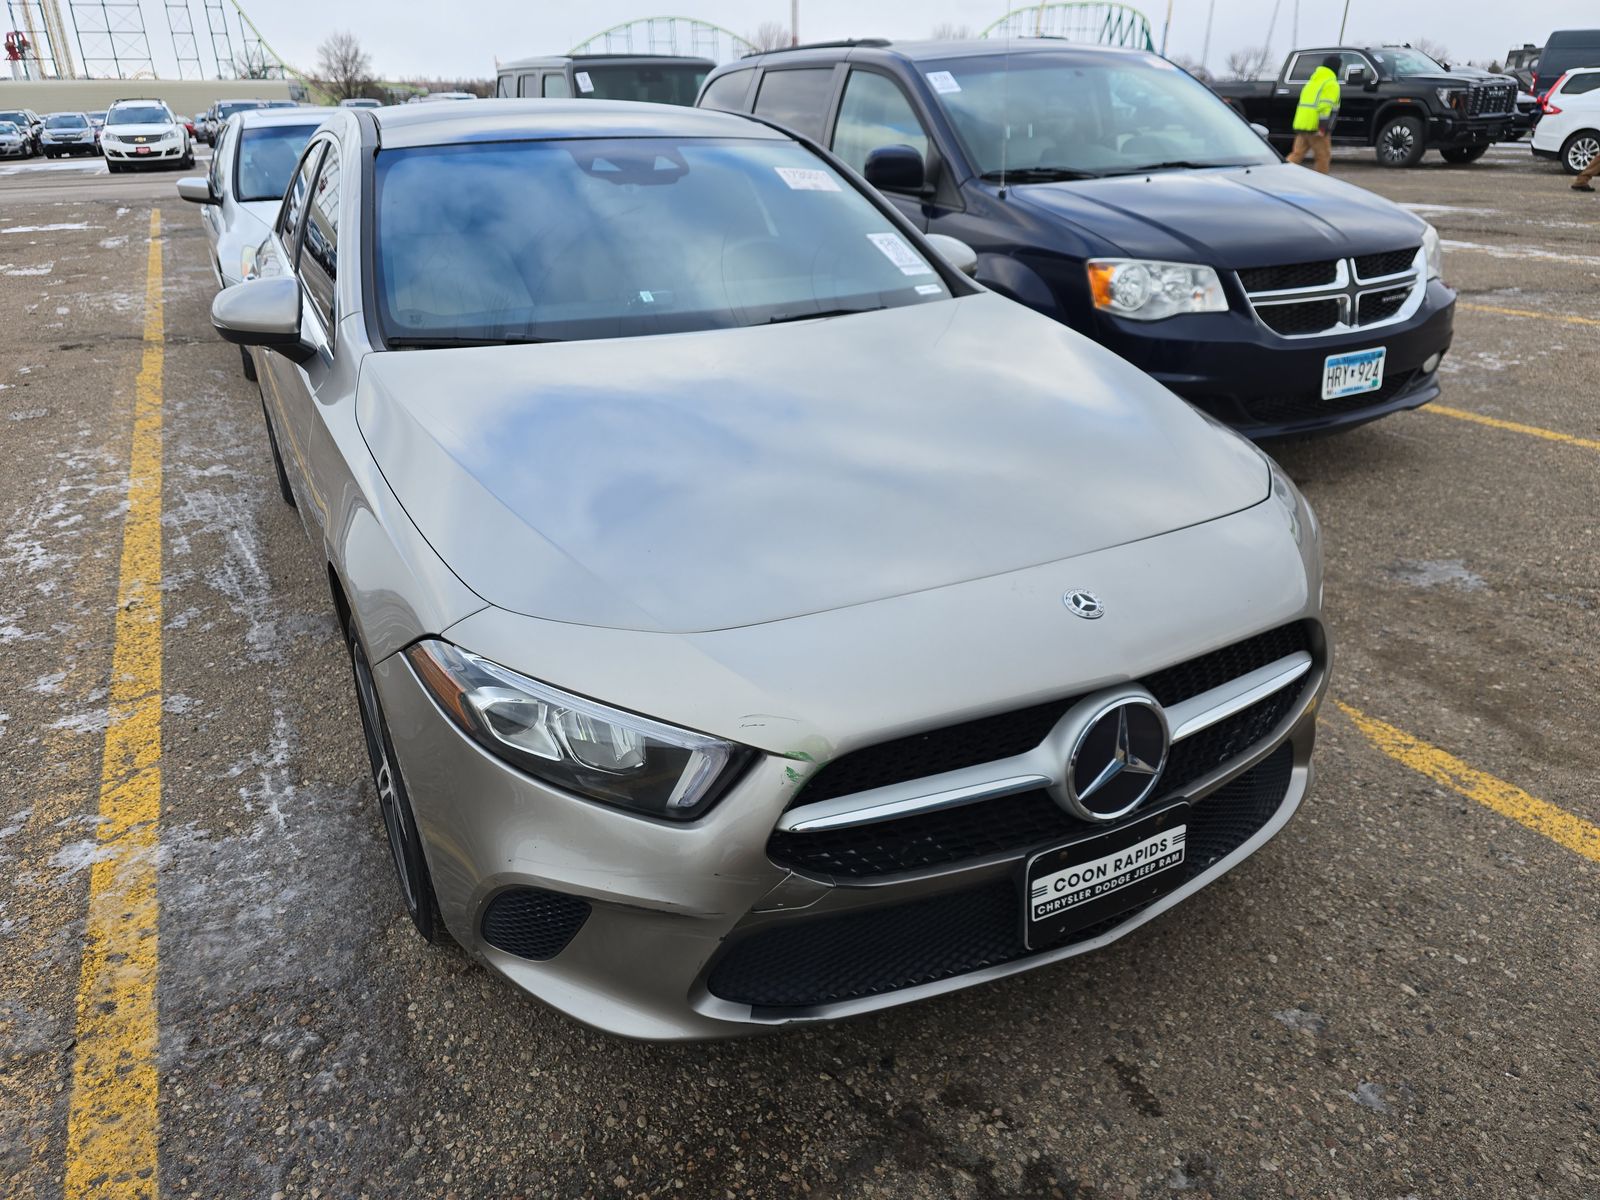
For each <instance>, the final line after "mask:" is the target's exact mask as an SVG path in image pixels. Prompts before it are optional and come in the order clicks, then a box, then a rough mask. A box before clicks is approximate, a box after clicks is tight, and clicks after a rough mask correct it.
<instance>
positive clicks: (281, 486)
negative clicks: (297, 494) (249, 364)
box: [261, 399, 300, 508]
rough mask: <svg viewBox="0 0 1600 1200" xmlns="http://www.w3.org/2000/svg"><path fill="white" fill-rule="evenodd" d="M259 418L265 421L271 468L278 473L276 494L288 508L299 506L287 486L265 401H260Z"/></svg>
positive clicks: (285, 472) (285, 473)
mask: <svg viewBox="0 0 1600 1200" xmlns="http://www.w3.org/2000/svg"><path fill="white" fill-rule="evenodd" d="M261 419H262V420H263V421H265V422H266V423H267V445H269V446H271V447H272V469H273V470H274V471H275V472H277V475H278V495H280V496H282V497H283V502H284V503H285V504H287V505H288V506H289V507H290V508H299V507H300V506H299V505H298V504H296V503H295V499H294V489H293V488H292V487H290V486H289V472H287V471H285V470H284V469H283V455H281V454H279V453H278V435H277V434H276V433H274V432H273V429H272V417H271V416H269V415H268V413H267V402H266V400H265V399H263V400H262V401H261Z"/></svg>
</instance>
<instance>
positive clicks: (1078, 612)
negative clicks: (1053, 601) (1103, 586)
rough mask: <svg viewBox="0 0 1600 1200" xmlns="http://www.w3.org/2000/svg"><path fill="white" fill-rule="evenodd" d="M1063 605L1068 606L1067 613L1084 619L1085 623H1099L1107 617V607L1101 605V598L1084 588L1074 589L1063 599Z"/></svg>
mask: <svg viewBox="0 0 1600 1200" xmlns="http://www.w3.org/2000/svg"><path fill="white" fill-rule="evenodd" d="M1061 603H1063V604H1065V605H1066V606H1067V611H1068V612H1070V613H1071V614H1072V615H1073V616H1075V617H1082V618H1083V619H1084V620H1085V621H1098V620H1099V619H1100V618H1101V617H1103V616H1105V615H1106V606H1105V605H1104V604H1101V603H1100V597H1099V596H1096V595H1095V594H1094V593H1093V592H1086V591H1084V590H1083V589H1082V588H1073V589H1072V590H1071V591H1070V592H1068V593H1067V594H1066V595H1064V596H1062V597H1061Z"/></svg>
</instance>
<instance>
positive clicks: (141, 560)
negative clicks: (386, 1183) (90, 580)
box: [64, 210, 165, 1200]
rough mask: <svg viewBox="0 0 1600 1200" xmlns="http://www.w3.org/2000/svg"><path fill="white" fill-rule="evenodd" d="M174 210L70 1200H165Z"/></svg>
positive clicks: (127, 525) (119, 683)
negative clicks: (162, 934) (160, 1172)
mask: <svg viewBox="0 0 1600 1200" xmlns="http://www.w3.org/2000/svg"><path fill="white" fill-rule="evenodd" d="M160 235H161V213H160V211H159V210H157V211H154V212H152V213H151V214H150V253H149V259H148V266H147V268H146V276H145V299H144V354H143V357H142V359H141V360H140V364H139V374H138V377H137V379H136V380H135V383H134V408H133V450H132V454H131V456H130V459H129V464H128V515H127V518H126V520H125V522H124V524H123V529H122V564H121V581H120V583H119V584H118V587H117V615H116V627H115V628H116V640H115V645H114V647H113V649H112V652H111V688H110V706H111V714H110V715H111V719H110V724H109V725H108V726H107V727H106V742H105V758H104V761H103V764H102V767H101V774H100V827H99V855H98V857H97V860H96V862H95V863H94V866H93V868H92V870H91V873H90V878H89V916H88V924H87V927H86V928H85V931H84V949H83V971H82V976H81V979H80V981H79V984H78V1017H77V1020H78V1025H77V1042H76V1052H75V1055H74V1058H73V1064H72V1101H71V1107H70V1109H69V1111H68V1116H67V1159H66V1171H65V1180H64V1185H65V1196H66V1200H86V1198H89V1197H93V1198H94V1200H135V1198H137V1200H153V1198H154V1197H155V1195H156V1192H157V1187H158V1182H159V1181H158V1179H157V1173H156V1085H157V1078H156V969H157V958H156V933H157V917H158V912H159V910H158V907H157V899H156V849H157V845H158V830H157V819H158V818H159V816H160V815H161V371H162V364H163V346H162V341H163V338H164V337H165V323H164V318H163V314H162V304H161V299H162V297H161V241H160Z"/></svg>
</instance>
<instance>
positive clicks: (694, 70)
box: [573, 63, 711, 105]
mask: <svg viewBox="0 0 1600 1200" xmlns="http://www.w3.org/2000/svg"><path fill="white" fill-rule="evenodd" d="M710 70H711V69H710V68H709V67H697V66H670V67H654V66H639V65H635V66H627V67H584V66H580V65H579V64H577V63H574V64H573V78H574V79H575V80H576V81H577V84H578V94H579V95H580V96H583V97H584V98H586V99H589V100H647V101H649V102H651V103H653V104H683V105H692V104H693V103H694V98H695V97H696V96H698V95H699V94H700V85H701V84H702V83H703V82H704V81H705V77H706V76H707V75H708V74H710ZM585 79H587V80H588V81H589V83H590V85H591V86H590V87H587V88H586V87H584V86H583V83H584V80H585Z"/></svg>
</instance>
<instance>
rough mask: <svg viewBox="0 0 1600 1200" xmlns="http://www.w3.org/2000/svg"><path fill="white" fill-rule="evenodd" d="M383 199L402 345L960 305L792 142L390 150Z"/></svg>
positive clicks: (380, 253)
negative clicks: (943, 301)
mask: <svg viewBox="0 0 1600 1200" xmlns="http://www.w3.org/2000/svg"><path fill="white" fill-rule="evenodd" d="M376 186H377V198H376V217H377V220H376V244H377V292H378V299H379V307H380V312H381V315H382V320H383V327H384V332H385V334H386V335H387V336H388V338H389V340H390V342H391V344H393V345H397V346H400V345H406V344H411V345H423V346H425V345H439V344H450V343H451V342H460V341H467V342H475V341H545V340H558V341H567V340H582V339H588V338H612V337H631V336H638V335H642V334H654V333H681V332H689V331H693V330H703V329H725V328H731V327H738V326H748V325H761V324H766V323H770V322H774V321H786V320H800V319H803V318H805V317H815V316H823V315H834V314H838V313H845V312H858V311H865V310H868V309H876V308H886V307H898V306H900V305H909V304H921V303H928V302H932V301H935V300H938V299H940V298H943V297H945V296H946V295H948V293H947V292H946V291H945V288H944V284H943V281H942V280H941V278H940V276H939V274H938V272H937V271H936V270H935V269H934V268H933V267H932V266H931V265H930V264H929V263H928V261H927V260H926V259H924V258H923V257H922V255H921V254H920V253H919V252H918V251H917V250H915V249H914V248H913V247H912V246H911V245H910V243H908V242H907V241H906V240H905V239H904V238H902V237H901V236H900V234H899V233H898V232H896V230H895V227H894V226H893V225H892V224H891V223H890V221H889V218H888V217H886V216H885V215H884V214H883V213H882V212H880V211H879V210H878V208H877V207H876V206H875V205H873V204H872V203H871V202H870V201H869V200H868V199H867V198H866V197H865V196H863V195H862V194H861V193H859V192H857V191H856V190H855V188H854V187H852V186H851V185H850V184H849V183H848V182H846V181H845V180H844V179H843V178H841V177H840V176H839V175H837V174H835V172H834V171H833V169H832V168H831V167H829V166H828V165H827V164H826V163H824V162H823V161H821V160H820V159H818V158H817V157H815V156H814V155H812V154H811V153H810V152H808V151H807V150H805V149H804V148H803V147H801V146H798V145H796V144H795V143H793V142H789V141H768V140H765V139H762V140H756V139H742V138H741V139H732V138H729V139H681V140H680V139H676V138H639V139H632V138H628V139H624V138H615V139H597V140H584V141H555V142H511V143H504V142H502V143H492V144H469V145H458V146H438V147H423V148H418V149H408V150H385V151H382V152H380V153H379V155H378V161H377V184H376Z"/></svg>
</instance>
